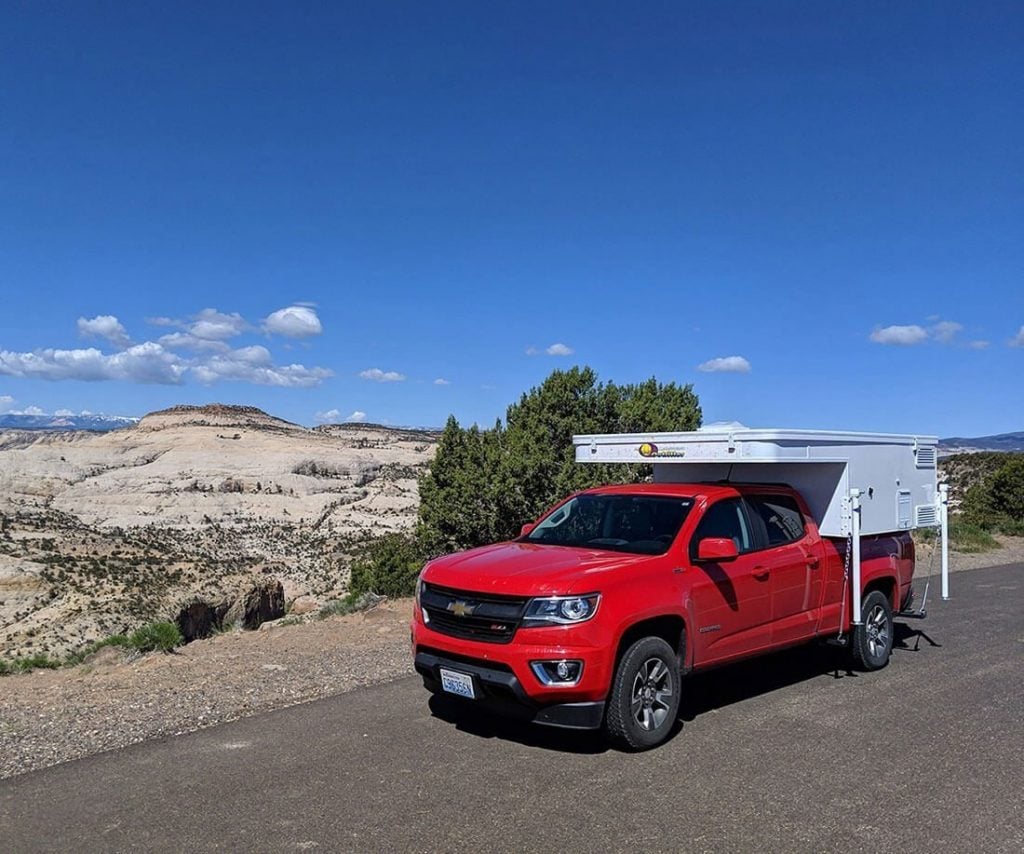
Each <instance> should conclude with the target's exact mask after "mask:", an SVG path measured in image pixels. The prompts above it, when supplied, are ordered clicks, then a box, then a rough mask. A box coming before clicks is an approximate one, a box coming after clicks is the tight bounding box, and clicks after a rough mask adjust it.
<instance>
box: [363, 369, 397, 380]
mask: <svg viewBox="0 0 1024 854" xmlns="http://www.w3.org/2000/svg"><path fill="white" fill-rule="evenodd" d="M359 376H360V377H362V378H363V379H364V380H372V381H373V382H376V383H400V382H402V381H403V380H404V379H405V374H400V373H398V371H382V370H381V369H380V368H368V369H367V370H365V371H360V372H359Z"/></svg>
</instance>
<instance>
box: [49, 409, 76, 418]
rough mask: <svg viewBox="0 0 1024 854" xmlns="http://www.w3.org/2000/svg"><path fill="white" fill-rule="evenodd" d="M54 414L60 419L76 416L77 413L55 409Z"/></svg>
mask: <svg viewBox="0 0 1024 854" xmlns="http://www.w3.org/2000/svg"><path fill="white" fill-rule="evenodd" d="M53 414H54V415H56V416H58V417H60V418H67V417H68V416H69V415H74V414H75V413H74V412H72V411H71V410H70V409H55V410H54V411H53Z"/></svg>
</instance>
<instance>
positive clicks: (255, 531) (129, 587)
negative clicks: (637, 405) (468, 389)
mask: <svg viewBox="0 0 1024 854" xmlns="http://www.w3.org/2000/svg"><path fill="white" fill-rule="evenodd" d="M436 438H437V437H436V434H433V433H430V432H425V431H416V430H398V429H392V428H387V427H379V426H374V425H362V424H351V425H338V426H330V427H321V428H316V429H307V428H304V427H301V426H299V425H296V424H291V423H289V422H287V421H283V420H281V419H279V418H274V417H273V416H270V415H268V414H267V413H265V412H262V411H261V410H258V409H254V408H252V407H235V406H224V405H210V406H179V407H173V408H171V409H166V410H162V411H160V412H154V413H152V414H150V415H147V416H146V417H145V418H143V419H142V420H141V421H140V422H139V423H138V424H137V425H135V426H132V427H128V428H126V429H123V430H117V431H114V432H110V433H103V434H94V433H59V434H56V433H24V432H17V433H11V432H4V431H0V656H11V655H16V654H17V655H20V654H28V653H32V652H36V651H47V652H51V653H60V652H63V651H67V650H69V649H73V648H75V647H76V646H78V645H80V644H81V643H84V642H85V641H88V640H95V639H98V638H99V637H102V636H104V635H105V634H110V633H113V632H118V631H124V630H130V629H132V628H134V627H137V625H139V624H140V623H142V622H146V621H148V620H150V619H177V618H178V615H179V613H180V612H181V611H182V609H183V608H184V607H185V606H186V605H187V604H188V603H189V602H191V601H193V600H198V601H202V602H206V603H214V604H217V603H220V602H223V601H225V600H230V601H232V602H234V601H235V599H236V598H237V595H238V591H239V590H241V589H244V588H246V587H247V585H249V584H250V582H251V581H252V579H253V578H254V577H259V578H270V579H273V580H274V581H276V582H279V583H280V585H281V588H282V591H283V593H282V595H283V598H284V603H285V607H286V608H287V606H288V605H289V604H290V603H291V602H292V601H293V600H295V599H296V598H301V601H302V603H303V605H302V606H303V608H305V609H307V610H309V609H310V608H311V607H315V604H314V605H310V602H313V603H317V602H322V601H323V600H325V599H330V598H336V597H338V596H341V595H343V594H344V592H345V589H346V584H347V567H348V561H349V557H350V555H351V554H352V552H353V550H354V549H355V548H356V547H357V546H358V544H359V543H360V542H361V541H363V540H365V539H366V538H368V537H372V536H376V535H379V534H383V533H386V532H388V531H395V530H402V529H404V528H407V527H408V526H410V525H411V524H412V522H413V520H414V518H415V513H416V509H417V507H418V504H419V493H418V488H417V477H418V476H419V474H420V473H421V472H422V471H423V470H424V468H425V467H426V466H427V465H428V464H429V461H430V459H431V458H432V456H433V452H434V449H435V445H436ZM279 598H280V597H278V599H279ZM278 599H274V597H273V596H271V597H270V598H269V599H267V600H265V607H264V606H263V605H261V606H259V608H257V610H260V608H263V609H264V610H266V608H270V609H271V610H273V611H275V612H276V611H277V610H278V605H277V604H273V603H272V602H271V600H273V602H274V603H276V602H277V601H278ZM261 601H263V600H261ZM196 618H197V619H198V614H197V615H196Z"/></svg>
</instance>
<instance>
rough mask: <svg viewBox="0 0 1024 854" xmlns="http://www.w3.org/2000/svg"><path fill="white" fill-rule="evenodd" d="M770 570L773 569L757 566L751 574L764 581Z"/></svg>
mask: <svg viewBox="0 0 1024 854" xmlns="http://www.w3.org/2000/svg"><path fill="white" fill-rule="evenodd" d="M769 572H771V570H769V569H768V567H767V566H755V567H754V569H753V571H752V572H751V573H750V574H751V575H753V576H754V578H756V579H757V580H758V581H764V580H765V579H766V578H767V577H768V574H769Z"/></svg>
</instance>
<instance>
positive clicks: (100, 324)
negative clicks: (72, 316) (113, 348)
mask: <svg viewBox="0 0 1024 854" xmlns="http://www.w3.org/2000/svg"><path fill="white" fill-rule="evenodd" d="M78 334H79V335H81V336H82V337H83V338H106V339H107V340H108V341H110V342H111V343H112V344H116V345H117V346H118V347H126V346H128V344H130V343H131V339H130V338H129V337H128V330H127V329H125V328H124V326H122V325H121V322H120V321H119V320H118V319H117V318H116V317H114V315H112V314H98V315H96V317H80V318H78Z"/></svg>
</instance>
